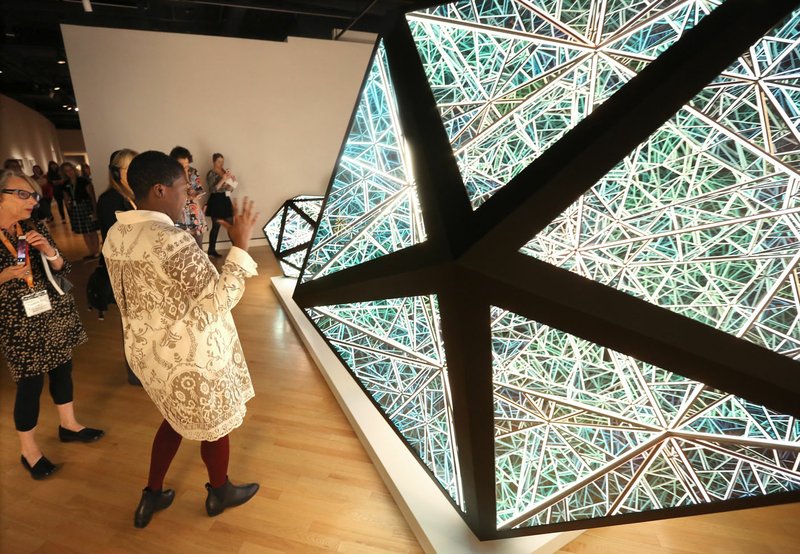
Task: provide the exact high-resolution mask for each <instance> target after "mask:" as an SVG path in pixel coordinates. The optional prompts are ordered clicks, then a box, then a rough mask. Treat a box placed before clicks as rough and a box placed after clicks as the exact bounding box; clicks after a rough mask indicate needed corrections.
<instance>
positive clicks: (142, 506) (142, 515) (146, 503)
mask: <svg viewBox="0 0 800 554" xmlns="http://www.w3.org/2000/svg"><path fill="white" fill-rule="evenodd" d="M174 499H175V491H174V490H172V489H167V490H160V491H158V492H153V491H151V490H150V489H148V488H147V487H145V488H144V489H143V490H142V499H141V500H140V501H139V505H138V506H137V507H136V512H135V513H134V514H133V526H134V527H136V528H137V529H144V528H145V527H147V524H148V523H150V520H151V519H153V514H154V513H156V512H158V511H159V510H164V509H166V508H169V506H170V504H172V501H173V500H174Z"/></svg>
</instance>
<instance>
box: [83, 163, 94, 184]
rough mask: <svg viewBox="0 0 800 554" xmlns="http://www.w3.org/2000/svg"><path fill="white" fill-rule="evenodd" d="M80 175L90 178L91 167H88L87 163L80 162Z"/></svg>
mask: <svg viewBox="0 0 800 554" xmlns="http://www.w3.org/2000/svg"><path fill="white" fill-rule="evenodd" d="M81 177H83V178H85V179H88V180H90V181H91V180H92V168H91V167H89V164H87V163H82V164H81Z"/></svg>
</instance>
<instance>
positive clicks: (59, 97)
mask: <svg viewBox="0 0 800 554" xmlns="http://www.w3.org/2000/svg"><path fill="white" fill-rule="evenodd" d="M430 3H431V2H422V3H421V2H417V1H415V0H89V1H87V0H24V1H21V0H0V5H2V12H0V13H1V14H2V15H1V16H0V21H2V23H1V24H0V25H2V29H1V31H2V35H1V36H0V71H2V73H0V94H4V95H6V96H9V97H11V98H13V99H15V100H17V101H18V102H21V103H22V104H25V105H26V106H29V107H30V108H32V109H34V110H36V111H37V112H39V113H41V114H42V115H44V116H45V117H47V118H48V119H49V120H50V121H52V122H53V124H55V126H56V127H57V128H59V129H79V128H80V120H79V114H78V113H76V111H75V109H74V108H75V107H76V101H75V93H74V91H73V89H72V82H71V79H70V73H69V64H67V63H66V61H67V60H66V55H65V52H64V42H63V40H62V37H61V31H60V27H59V25H60V24H61V23H68V24H74V25H89V26H96V27H109V28H115V29H139V30H148V31H162V32H171V33H191V34H198V35H209V36H225V37H238V38H248V39H257V40H276V41H283V40H286V38H287V37H288V36H298V37H306V38H320V39H331V40H332V39H335V38H336V37H337V35H338V34H339V33H340V32H341V31H342V30H344V29H349V30H352V31H361V32H372V33H377V32H380V31H381V29H382V25H384V24H385V21H386V16H388V15H391V14H393V13H397V12H402V11H408V10H410V9H413V8H415V7H417V6H419V5H424V4H430ZM86 8H90V9H91V11H86Z"/></svg>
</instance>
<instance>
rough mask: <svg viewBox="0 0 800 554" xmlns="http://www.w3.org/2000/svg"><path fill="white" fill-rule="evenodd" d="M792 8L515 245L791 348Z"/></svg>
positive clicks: (795, 332) (797, 47)
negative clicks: (551, 217)
mask: <svg viewBox="0 0 800 554" xmlns="http://www.w3.org/2000/svg"><path fill="white" fill-rule="evenodd" d="M799 114H800V12H796V13H795V14H794V16H793V17H791V18H789V19H788V20H787V21H785V22H784V23H783V24H782V25H781V26H779V27H778V28H776V29H774V30H773V31H772V32H771V33H769V34H768V35H767V36H765V37H764V38H762V39H761V40H760V41H759V42H758V43H757V44H756V45H754V46H753V47H752V48H751V49H750V51H749V52H748V53H747V54H746V55H744V56H742V57H741V58H740V59H739V60H738V61H737V62H736V63H735V64H733V65H732V66H731V67H730V68H729V69H728V70H727V71H726V72H724V73H723V74H722V75H721V76H720V77H719V78H718V79H716V80H715V81H714V82H713V83H712V84H710V85H709V86H708V87H706V88H705V89H704V90H703V91H702V92H701V93H700V94H698V95H697V97H695V98H694V99H693V100H692V101H691V102H690V103H689V104H688V105H686V106H685V107H684V108H683V109H681V110H680V111H679V112H678V113H677V114H676V115H675V117H673V118H672V119H671V120H670V121H669V122H667V123H666V124H665V125H664V126H663V127H662V128H661V129H659V130H658V131H657V132H656V133H655V134H653V136H651V137H650V139H649V140H648V141H647V142H645V143H644V144H642V145H640V146H639V147H638V148H636V150H634V152H633V153H631V154H630V155H629V156H628V157H627V158H626V159H625V160H623V161H622V162H621V163H620V164H619V165H617V166H616V167H615V168H614V169H613V170H612V171H611V172H609V173H608V174H607V175H606V176H605V177H604V178H603V179H602V180H601V181H600V182H598V183H597V184H596V185H595V186H594V187H593V188H592V189H591V190H590V191H589V192H587V193H586V194H585V195H584V196H583V197H582V198H581V199H580V200H578V201H577V202H576V203H575V204H573V205H572V206H571V207H570V208H568V209H567V210H566V211H565V212H564V213H563V214H561V216H559V217H558V218H557V219H556V220H554V221H553V222H552V223H551V224H550V225H549V226H548V227H546V228H545V229H544V230H543V231H542V232H541V233H539V235H537V236H536V237H534V239H533V240H531V241H530V242H529V243H528V244H527V245H526V246H525V247H524V248H523V249H522V251H523V252H524V253H526V254H529V255H531V256H534V257H536V258H539V259H542V260H544V261H547V262H549V263H552V264H555V265H557V266H560V267H563V268H565V269H569V270H571V271H574V272H576V273H579V274H581V275H584V276H586V277H589V278H591V279H594V280H596V281H599V282H601V283H604V284H607V285H610V286H613V287H615V288H617V289H619V290H622V291H625V292H627V293H629V294H632V295H634V296H637V297H639V298H643V299H644V300H647V301H648V302H652V303H653V304H656V305H658V306H661V307H664V308H667V309H670V310H672V311H675V312H677V313H680V314H682V315H685V316H687V317H690V318H692V319H695V320H697V321H701V322H703V323H705V324H708V325H711V326H713V327H716V328H717V329H720V330H723V331H725V332H728V333H730V334H733V335H735V336H738V337H742V338H745V339H747V340H749V341H752V342H754V343H756V344H759V345H762V346H765V347H766V348H769V349H771V350H774V351H776V352H780V353H783V354H785V355H787V356H791V357H794V358H800V319H799V318H798V306H800V301H799V299H800V281H799V280H798V261H800V130H798V123H800V119H799V117H800V115H799Z"/></svg>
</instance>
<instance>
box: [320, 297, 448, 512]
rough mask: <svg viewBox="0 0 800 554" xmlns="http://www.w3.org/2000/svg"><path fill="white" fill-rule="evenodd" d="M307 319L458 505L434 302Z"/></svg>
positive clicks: (341, 309) (361, 307) (368, 306)
mask: <svg viewBox="0 0 800 554" xmlns="http://www.w3.org/2000/svg"><path fill="white" fill-rule="evenodd" d="M306 311H307V313H308V315H309V317H310V318H311V319H312V321H314V323H315V324H316V326H317V328H318V329H319V331H320V332H321V333H322V334H323V335H324V336H325V338H326V339H327V340H328V342H329V343H330V344H331V346H332V347H333V348H334V350H335V351H336V352H337V353H338V354H339V357H340V358H341V359H342V361H343V362H344V363H345V364H346V365H347V367H348V368H349V369H350V371H351V372H352V374H353V376H354V377H355V378H356V380H358V382H359V383H360V384H361V385H362V386H363V387H364V388H365V389H366V390H367V392H368V393H369V395H370V396H371V397H372V399H373V400H374V401H375V403H376V404H377V405H378V406H379V407H380V409H381V411H382V412H383V413H384V415H385V416H386V418H387V419H388V420H389V421H390V422H391V424H392V425H393V426H394V427H395V429H396V430H397V431H398V432H399V433H400V434H401V435H402V436H403V438H405V439H406V441H407V442H408V444H409V446H410V447H411V448H412V450H413V451H414V452H415V453H416V454H417V456H418V457H419V459H420V460H422V462H423V463H424V464H425V465H426V466H427V467H428V469H429V470H430V471H431V473H432V474H433V475H434V476H435V477H436V479H437V480H438V481H439V483H440V484H441V486H442V487H443V488H444V489H445V490H446V491H447V492H448V493H449V494H450V496H451V497H452V498H453V500H454V501H455V502H456V504H459V505H460V504H461V502H462V500H461V499H462V492H461V481H460V477H459V472H458V457H457V455H456V443H455V440H454V438H453V435H452V426H453V424H452V408H451V405H452V402H451V395H450V383H449V379H448V376H447V362H446V359H445V353H444V347H443V345H442V339H441V332H440V322H439V306H438V303H437V300H436V297H435V296H416V297H412V298H395V299H391V300H381V301H378V302H363V303H358V304H351V305H341V306H321V307H316V308H313V309H308V310H306Z"/></svg>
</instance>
